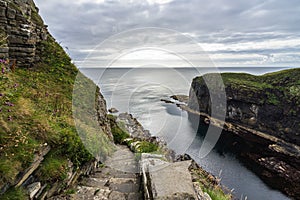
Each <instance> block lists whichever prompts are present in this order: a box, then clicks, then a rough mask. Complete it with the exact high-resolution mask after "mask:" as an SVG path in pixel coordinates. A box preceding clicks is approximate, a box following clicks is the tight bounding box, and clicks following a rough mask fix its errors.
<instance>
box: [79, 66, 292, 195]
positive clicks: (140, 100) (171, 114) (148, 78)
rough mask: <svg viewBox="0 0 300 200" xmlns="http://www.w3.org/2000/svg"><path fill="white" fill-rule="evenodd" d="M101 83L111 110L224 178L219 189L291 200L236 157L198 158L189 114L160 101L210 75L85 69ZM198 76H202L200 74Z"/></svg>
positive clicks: (197, 141)
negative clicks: (134, 120) (127, 116)
mask: <svg viewBox="0 0 300 200" xmlns="http://www.w3.org/2000/svg"><path fill="white" fill-rule="evenodd" d="M281 69H283V68H221V69H219V70H220V71H221V72H225V71H226V72H248V73H252V74H263V73H266V72H271V71H278V70H281ZM81 71H82V72H83V73H84V74H85V75H87V76H88V77H89V78H91V79H92V80H93V81H94V82H95V83H97V84H98V85H99V86H100V88H101V92H102V94H103V95H104V97H105V99H106V100H107V106H108V108H110V107H116V108H117V109H118V110H119V111H120V112H129V113H132V114H133V116H134V117H136V118H137V119H138V120H139V121H140V122H141V123H142V125H143V126H144V127H145V129H149V130H150V132H151V134H153V135H155V136H159V137H162V138H164V140H165V141H166V142H167V143H168V147H170V148H171V149H173V150H175V151H176V153H178V154H183V153H187V154H189V155H191V156H192V157H193V159H195V160H196V161H197V162H198V163H199V164H200V165H201V166H202V167H203V168H204V169H205V170H207V171H208V172H211V173H212V174H214V175H215V176H217V177H219V178H221V183H222V184H223V185H225V186H226V187H228V188H229V189H233V191H234V192H233V193H234V194H235V196H236V197H237V198H239V199H245V197H247V199H280V200H281V199H288V198H287V197H286V196H285V195H283V194H282V193H280V192H279V191H276V190H273V189H271V188H269V187H268V186H267V185H266V184H265V183H264V182H263V181H261V180H260V179H259V178H258V177H257V176H256V175H255V174H254V173H253V172H251V171H250V170H248V169H247V168H246V167H245V166H244V165H243V164H242V163H240V161H239V160H237V159H236V158H235V156H234V155H232V154H230V153H225V152H220V151H217V150H213V151H212V152H211V153H210V154H209V155H208V156H206V157H205V158H200V157H199V156H198V152H199V148H200V146H201V143H202V139H201V137H200V136H199V134H197V131H195V129H194V128H193V126H192V124H191V121H190V120H189V119H188V115H187V113H186V112H184V111H181V110H180V109H178V108H177V107H176V105H172V104H166V103H165V102H162V101H160V99H162V98H167V97H169V96H171V95H173V94H185V95H187V94H188V92H189V88H190V85H191V81H192V79H193V78H194V77H195V76H199V75H202V74H204V73H207V72H209V69H201V68H200V69H190V68H188V69H182V68H180V69H171V68H170V69H168V68H163V69H150V68H147V69H128V68H126V69H81ZM199 73H200V74H199Z"/></svg>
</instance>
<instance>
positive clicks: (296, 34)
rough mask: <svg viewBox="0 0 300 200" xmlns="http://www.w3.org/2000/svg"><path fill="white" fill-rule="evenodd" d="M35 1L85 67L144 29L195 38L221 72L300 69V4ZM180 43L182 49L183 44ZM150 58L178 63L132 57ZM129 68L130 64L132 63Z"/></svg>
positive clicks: (276, 0) (260, 0) (294, 0)
mask: <svg viewBox="0 0 300 200" xmlns="http://www.w3.org/2000/svg"><path fill="white" fill-rule="evenodd" d="M35 2H36V4H37V6H38V7H39V8H40V14H41V15H42V17H43V19H44V21H45V23H46V24H47V25H49V30H50V32H51V34H52V35H53V36H54V37H55V38H56V39H57V41H59V42H61V44H62V45H63V46H64V47H68V50H67V51H68V53H69V54H70V55H71V57H72V59H73V60H74V61H75V62H76V63H79V65H80V63H81V61H83V60H84V59H85V57H86V56H87V55H88V53H90V52H91V50H92V49H94V48H95V47H96V45H98V44H100V43H101V42H103V41H104V40H105V39H107V38H109V37H111V36H113V35H114V34H117V33H121V32H123V31H128V30H131V29H135V28H143V27H157V28H166V29H171V30H175V31H178V32H180V33H182V34H183V35H186V36H191V37H192V38H193V39H194V40H195V41H196V42H197V43H198V44H199V45H200V46H201V47H202V49H203V50H204V51H205V52H207V54H208V55H209V56H210V58H211V59H212V60H213V62H214V63H215V64H216V65H217V66H220V67H222V66H287V67H289V66H297V67H299V65H300V1H299V0H252V1H249V0H248V1H246V0H239V1H233V0H214V1H212V0H76V1H75V0H35ZM170 37H171V36H170ZM135 39H136V38H135ZM165 39H166V38H162V40H165ZM121 43H122V44H123V48H124V45H125V44H126V45H127V47H128V49H130V48H131V42H130V40H128V41H122V42H121ZM175 43H177V45H178V46H181V47H182V44H183V42H182V41H181V42H180V41H176V42H175ZM181 49H183V50H182V51H184V49H185V50H186V52H185V53H188V54H193V55H194V57H193V58H195V59H196V57H197V56H198V55H197V54H198V52H197V51H196V50H190V49H188V48H181ZM192 51H193V52H192ZM107 54H109V51H106V55H104V54H103V52H100V51H99V53H98V54H97V57H98V58H99V59H100V60H101V59H102V58H103V59H104V57H105V56H107ZM164 54H166V53H164ZM199 54H200V53H199ZM146 55H148V58H147V59H149V55H151V56H150V57H151V58H154V57H155V59H158V58H159V57H160V58H165V59H166V60H168V59H170V60H172V58H171V57H172V56H166V55H160V54H159V53H158V52H155V51H152V52H151V50H150V52H149V50H147V51H145V52H139V53H137V54H133V55H129V56H128V55H127V57H130V58H139V59H144V57H143V56H146ZM106 59H107V58H106ZM121 60H122V59H121ZM124 60H126V59H124ZM173 60H176V59H175V58H174V59H173ZM126 64H127V65H130V61H128V58H127V63H126ZM126 64H125V63H122V62H119V63H118V65H126ZM94 65H97V64H95V63H94ZM180 65H181V64H180Z"/></svg>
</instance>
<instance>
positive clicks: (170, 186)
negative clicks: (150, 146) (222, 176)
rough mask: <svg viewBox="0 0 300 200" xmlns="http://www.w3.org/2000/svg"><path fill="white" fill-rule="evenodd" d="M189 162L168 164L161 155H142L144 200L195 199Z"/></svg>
mask: <svg viewBox="0 0 300 200" xmlns="http://www.w3.org/2000/svg"><path fill="white" fill-rule="evenodd" d="M190 165H191V161H182V162H175V163H170V162H166V161H165V159H164V157H163V156H162V155H155V154H142V156H141V165H140V166H141V169H142V174H143V180H144V182H143V184H144V189H145V198H146V199H178V200H179V199H197V198H196V193H195V190H194V186H193V183H192V177H191V174H190V172H189V169H188V168H189V166H190Z"/></svg>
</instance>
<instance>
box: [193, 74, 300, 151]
mask: <svg viewBox="0 0 300 200" xmlns="http://www.w3.org/2000/svg"><path fill="white" fill-rule="evenodd" d="M222 78H223V80H224V84H225V86H226V88H225V90H226V95H227V112H226V121H228V122H233V123H238V124H242V125H243V126H246V127H249V128H252V129H254V130H259V131H262V132H264V133H268V134H270V135H273V136H276V137H279V138H282V139H284V140H286V141H288V142H291V143H294V144H298V145H299V144H300V133H299V130H300V121H299V119H300V100H299V99H300V69H291V70H285V71H282V72H280V73H278V72H277V73H271V74H266V75H263V76H253V75H250V74H233V73H232V74H230V73H225V74H222ZM188 104H189V107H190V108H192V109H194V110H197V111H201V112H205V113H208V114H210V110H211V108H210V94H209V91H208V89H207V86H206V84H205V83H204V81H203V78H202V77H197V78H195V79H194V80H193V82H192V86H191V91H190V99H189V103H188Z"/></svg>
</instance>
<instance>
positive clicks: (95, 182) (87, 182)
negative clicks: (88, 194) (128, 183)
mask: <svg viewBox="0 0 300 200" xmlns="http://www.w3.org/2000/svg"><path fill="white" fill-rule="evenodd" d="M108 183H109V179H105V178H101V179H99V178H92V177H90V178H84V179H82V180H81V181H80V183H79V184H80V185H83V186H88V187H97V188H105V187H107V186H108Z"/></svg>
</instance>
